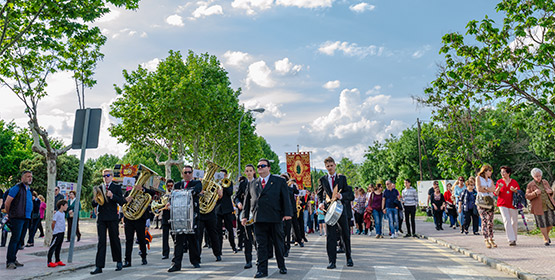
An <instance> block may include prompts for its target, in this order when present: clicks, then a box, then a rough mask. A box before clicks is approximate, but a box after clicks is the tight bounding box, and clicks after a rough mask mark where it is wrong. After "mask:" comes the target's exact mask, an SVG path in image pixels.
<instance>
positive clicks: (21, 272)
mask: <svg viewBox="0 0 555 280" xmlns="http://www.w3.org/2000/svg"><path fill="white" fill-rule="evenodd" d="M43 226H44V225H43ZM120 227H122V226H121V225H120ZM79 229H80V231H81V234H82V235H81V241H79V242H75V245H74V246H75V250H86V249H91V248H95V247H96V244H97V242H98V238H97V233H96V224H95V220H90V219H87V220H81V221H79ZM119 232H120V239H121V241H122V245H123V244H124V242H125V241H124V239H125V236H124V232H123V227H122V228H120V231H119ZM150 233H151V234H152V235H153V236H159V235H161V234H162V232H161V230H159V229H154V228H151V230H150ZM10 236H11V235H9V234H8V241H9V238H10ZM75 241H77V239H76V240H75ZM25 242H27V237H26V238H25ZM43 243H44V239H43V238H38V232H37V237H35V246H34V247H27V248H25V249H24V250H22V251H19V252H18V253H17V260H18V261H19V262H21V263H23V264H24V266H23V267H20V268H17V269H13V270H12V269H10V270H7V269H6V265H5V264H6V263H5V261H6V252H7V245H6V247H2V248H0V275H2V279H12V280H13V279H30V278H33V277H34V276H36V275H44V274H45V273H48V272H49V271H50V270H51V269H50V268H48V267H46V261H47V257H46V255H47V252H48V247H47V246H44V244H43ZM68 250H69V242H65V241H64V243H63V244H62V254H61V257H62V262H64V263H66V264H67V266H66V267H65V268H64V270H75V269H79V268H83V267H88V266H91V260H90V259H84V260H81V259H79V258H77V257H76V258H74V259H73V263H71V264H70V263H67V252H68ZM111 258H112V257H111V253H110V250H109V249H108V250H107V253H106V263H107V264H109V263H111ZM57 270H59V269H57ZM52 271H54V270H52ZM4 277H6V278H4Z"/></svg>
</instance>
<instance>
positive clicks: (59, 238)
mask: <svg viewBox="0 0 555 280" xmlns="http://www.w3.org/2000/svg"><path fill="white" fill-rule="evenodd" d="M62 243H64V233H63V232H59V233H56V234H54V235H53V236H52V241H51V242H50V249H48V263H51V262H52V254H54V253H55V255H54V256H55V258H56V262H59V261H61V260H60V251H61V250H62Z"/></svg>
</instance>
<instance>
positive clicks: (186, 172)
mask: <svg viewBox="0 0 555 280" xmlns="http://www.w3.org/2000/svg"><path fill="white" fill-rule="evenodd" d="M183 174H193V171H183Z"/></svg>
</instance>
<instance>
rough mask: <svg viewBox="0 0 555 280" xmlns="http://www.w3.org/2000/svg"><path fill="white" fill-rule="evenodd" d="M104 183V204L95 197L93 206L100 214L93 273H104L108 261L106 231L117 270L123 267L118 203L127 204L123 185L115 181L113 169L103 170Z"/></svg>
mask: <svg viewBox="0 0 555 280" xmlns="http://www.w3.org/2000/svg"><path fill="white" fill-rule="evenodd" d="M102 174H103V175H102V178H103V179H104V184H103V185H102V186H101V188H102V191H103V192H104V193H105V194H106V201H104V204H103V205H99V204H98V203H97V201H96V200H95V199H94V198H93V201H92V206H93V207H96V206H98V216H97V218H96V230H97V232H98V246H97V251H96V262H95V263H96V268H95V269H94V270H93V271H91V274H98V273H102V269H103V268H104V265H105V262H106V231H108V236H109V237H110V249H111V250H112V259H113V261H114V262H116V271H120V270H121V269H122V266H123V264H122V263H121V243H120V241H119V228H118V224H119V215H118V204H119V205H123V204H125V202H126V201H125V199H124V198H123V195H122V192H121V185H120V184H116V183H115V182H113V181H112V180H113V178H114V172H113V171H112V170H111V169H104V170H103V171H102Z"/></svg>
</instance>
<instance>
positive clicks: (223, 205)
mask: <svg viewBox="0 0 555 280" xmlns="http://www.w3.org/2000/svg"><path fill="white" fill-rule="evenodd" d="M231 196H233V184H231V186H229V187H228V188H223V195H222V198H220V199H219V200H218V202H216V214H218V215H224V214H229V213H232V212H233V203H232V202H231Z"/></svg>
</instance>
